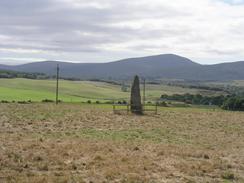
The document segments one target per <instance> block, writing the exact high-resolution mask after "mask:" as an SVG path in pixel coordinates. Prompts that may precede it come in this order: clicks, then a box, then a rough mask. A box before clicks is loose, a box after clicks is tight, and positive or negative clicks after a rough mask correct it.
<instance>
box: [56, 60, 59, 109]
mask: <svg viewBox="0 0 244 183" xmlns="http://www.w3.org/2000/svg"><path fill="white" fill-rule="evenodd" d="M56 77H57V83H56V105H58V85H59V65H58V64H57V76H56Z"/></svg>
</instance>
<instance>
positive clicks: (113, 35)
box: [0, 0, 244, 64]
mask: <svg viewBox="0 0 244 183" xmlns="http://www.w3.org/2000/svg"><path fill="white" fill-rule="evenodd" d="M164 53H174V54H179V55H181V56H185V57H188V58H190V59H192V60H194V61H196V62H199V63H203V64H212V63H219V62H229V61H239V60H244V0H173V1H169V0H121V1H119V0H0V64H21V63H26V62H34V61H43V60H65V61H72V62H108V61H114V60H117V59H122V58H128V57H139V56H147V55H155V54H164Z"/></svg>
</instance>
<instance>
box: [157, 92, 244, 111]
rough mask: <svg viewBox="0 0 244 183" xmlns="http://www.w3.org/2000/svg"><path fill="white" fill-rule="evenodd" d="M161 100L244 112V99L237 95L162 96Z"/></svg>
mask: <svg viewBox="0 0 244 183" xmlns="http://www.w3.org/2000/svg"><path fill="white" fill-rule="evenodd" d="M161 100H169V101H179V102H185V103H186V104H195V105H216V106H219V107H222V108H223V109H225V110H232V111H244V97H242V96H237V95H227V96H224V95H220V96H203V95H200V94H196V95H192V94H183V95H179V94H174V95H162V96H161Z"/></svg>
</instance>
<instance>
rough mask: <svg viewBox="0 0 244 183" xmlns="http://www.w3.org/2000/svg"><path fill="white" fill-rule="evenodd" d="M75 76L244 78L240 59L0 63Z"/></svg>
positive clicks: (165, 57)
mask: <svg viewBox="0 0 244 183" xmlns="http://www.w3.org/2000/svg"><path fill="white" fill-rule="evenodd" d="M57 64H59V65H60V69H61V76H62V77H66V78H67V77H68V78H79V79H114V80H117V79H118V80H120V79H129V78H131V77H132V76H134V75H135V74H138V75H140V76H144V77H146V78H151V79H160V78H165V79H185V80H239V79H244V62H233V63H223V64H216V65H201V64H198V63H195V62H193V61H191V60H190V59H187V58H185V57H181V56H178V55H173V54H164V55H156V56H149V57H141V58H130V59H124V60H120V61H116V62H110V63H67V62H56V61H45V62H35V63H29V64H23V65H17V66H6V65H0V69H7V70H13V71H19V72H38V73H45V74H48V75H55V73H56V70H55V69H56V65H57Z"/></svg>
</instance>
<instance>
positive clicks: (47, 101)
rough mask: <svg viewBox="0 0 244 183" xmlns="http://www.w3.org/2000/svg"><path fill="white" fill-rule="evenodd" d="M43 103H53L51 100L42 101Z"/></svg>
mask: <svg viewBox="0 0 244 183" xmlns="http://www.w3.org/2000/svg"><path fill="white" fill-rule="evenodd" d="M42 102H43V103H52V102H54V101H53V100H50V99H44V100H42Z"/></svg>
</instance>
